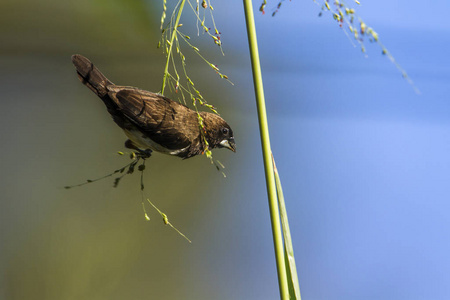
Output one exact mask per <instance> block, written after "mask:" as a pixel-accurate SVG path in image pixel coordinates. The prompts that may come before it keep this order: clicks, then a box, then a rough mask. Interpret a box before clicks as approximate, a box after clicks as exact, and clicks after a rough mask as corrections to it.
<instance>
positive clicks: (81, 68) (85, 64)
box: [72, 54, 113, 98]
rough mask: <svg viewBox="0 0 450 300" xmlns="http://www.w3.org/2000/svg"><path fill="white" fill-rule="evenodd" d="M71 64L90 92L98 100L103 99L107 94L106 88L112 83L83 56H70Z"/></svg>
mask: <svg viewBox="0 0 450 300" xmlns="http://www.w3.org/2000/svg"><path fill="white" fill-rule="evenodd" d="M72 63H73V64H74V65H75V68H77V73H78V78H79V79H80V81H81V82H82V83H83V84H85V85H86V86H87V87H88V88H90V89H91V91H93V92H94V93H95V94H97V96H99V97H100V98H103V97H104V96H105V95H106V94H107V93H108V90H107V89H106V87H107V86H108V85H110V84H113V83H112V82H111V81H109V80H108V78H106V77H105V75H103V74H102V72H100V70H99V69H97V67H96V66H94V64H93V63H92V62H91V61H90V60H89V59H87V58H86V57H84V56H83V55H80V54H74V55H72Z"/></svg>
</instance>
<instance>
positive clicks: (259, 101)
mask: <svg viewBox="0 0 450 300" xmlns="http://www.w3.org/2000/svg"><path fill="white" fill-rule="evenodd" d="M244 10H245V21H246V24H247V36H248V43H249V47H250V57H251V62H252V71H253V84H254V87H255V94H256V105H257V110H258V120H259V131H260V135H261V146H262V151H263V160H264V169H265V175H266V185H267V194H268V198H269V209H270V219H271V223H272V234H273V243H274V248H275V256H276V263H277V271H278V284H279V288H280V296H281V299H283V300H287V299H289V289H288V283H287V276H286V265H285V260H284V250H283V238H282V234H281V227H280V220H279V215H280V214H279V210H278V203H277V192H276V186H275V178H274V170H273V164H272V158H271V153H272V151H271V149H270V139H269V129H268V125H267V114H266V105H265V100H264V89H263V83H262V76H261V67H260V64H259V53H258V42H257V39H256V30H255V21H254V17H253V7H252V1H251V0H244Z"/></svg>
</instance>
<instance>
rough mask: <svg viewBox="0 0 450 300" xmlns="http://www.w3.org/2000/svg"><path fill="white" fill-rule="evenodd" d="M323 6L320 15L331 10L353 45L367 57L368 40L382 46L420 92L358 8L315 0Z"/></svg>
mask: <svg viewBox="0 0 450 300" xmlns="http://www.w3.org/2000/svg"><path fill="white" fill-rule="evenodd" d="M313 1H314V2H315V3H316V4H317V5H318V6H320V8H321V12H320V13H319V16H322V15H323V12H327V11H328V12H330V15H331V17H332V18H333V19H334V20H335V21H336V22H337V23H338V25H339V27H341V28H342V29H343V32H344V33H345V34H346V35H347V37H348V38H349V40H350V42H351V43H352V45H353V46H355V47H356V45H355V43H354V42H356V44H358V45H359V47H360V49H361V52H362V53H364V55H365V56H366V57H367V53H366V41H369V42H370V43H376V44H378V46H379V47H380V48H381V54H382V55H385V56H386V57H387V58H388V59H389V61H391V62H392V64H394V66H395V67H396V68H397V70H398V71H399V72H400V73H401V75H402V77H403V78H405V80H406V81H407V82H408V83H409V84H410V85H411V87H412V88H413V89H414V91H415V92H416V93H417V94H420V91H419V89H418V88H417V87H416V86H415V85H414V82H413V81H412V79H411V78H410V77H409V76H408V74H407V73H406V71H405V69H404V68H403V67H402V66H401V65H400V64H399V63H398V62H397V61H396V60H395V58H394V56H393V55H392V54H391V53H390V52H389V51H388V49H387V48H386V47H385V46H384V45H383V43H381V41H380V38H379V35H378V33H377V32H376V31H375V30H374V29H373V28H372V27H369V26H368V25H367V24H366V23H365V22H364V21H363V19H362V18H361V17H360V16H359V15H358V14H357V12H356V8H354V7H352V6H350V5H348V4H347V2H346V1H343V0H333V1H331V0H313ZM283 2H284V0H281V1H279V2H278V5H277V7H276V8H275V9H274V10H273V13H272V16H275V15H276V14H277V13H278V11H279V9H280V7H281V4H282V3H283ZM352 2H354V3H355V4H356V5H360V2H359V1H357V0H353V1H352ZM266 5H267V0H263V2H262V4H261V7H260V11H261V12H262V13H263V14H264V13H265V6H266Z"/></svg>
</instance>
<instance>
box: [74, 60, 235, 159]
mask: <svg viewBox="0 0 450 300" xmlns="http://www.w3.org/2000/svg"><path fill="white" fill-rule="evenodd" d="M72 62H73V64H74V65H75V67H76V69H77V73H78V78H79V79H80V81H81V82H82V83H83V84H85V85H86V86H87V87H88V88H89V89H91V90H92V91H93V92H94V93H95V94H96V95H97V96H99V97H100V99H102V101H103V102H104V103H105V105H106V107H107V109H108V112H109V113H110V114H111V116H112V118H113V119H114V122H116V124H117V125H119V127H120V128H122V129H123V131H124V132H125V134H126V135H127V137H128V139H129V140H127V141H126V142H125V146H126V147H128V148H131V149H135V150H140V151H142V152H144V153H148V155H150V153H151V151H152V150H154V151H157V152H161V153H165V154H169V155H174V156H179V157H182V158H184V159H185V158H189V157H192V156H195V155H197V154H202V153H203V152H204V151H205V149H206V145H205V139H206V141H207V142H208V148H209V149H214V148H228V149H230V150H231V151H233V152H236V144H235V142H234V136H233V131H232V130H231V127H230V126H229V125H228V124H227V122H225V120H224V119H222V118H221V117H219V116H218V115H216V114H213V113H209V112H200V116H201V117H202V118H203V124H204V128H203V129H202V128H201V127H200V126H199V121H198V117H197V113H196V112H195V111H194V110H192V109H190V108H188V107H187V106H185V105H182V104H180V103H178V102H175V101H172V100H170V99H169V98H166V97H164V96H163V95H161V94H156V93H152V92H149V91H145V90H141V89H138V88H135V87H130V86H119V85H115V84H114V83H112V82H111V81H109V80H108V79H107V78H106V77H105V76H104V75H103V74H102V73H101V72H100V71H99V70H98V69H97V68H96V67H95V66H94V64H92V62H91V61H90V60H89V59H87V58H86V57H84V56H82V55H79V54H75V55H72ZM202 131H203V132H202Z"/></svg>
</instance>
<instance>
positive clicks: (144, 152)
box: [125, 140, 153, 159]
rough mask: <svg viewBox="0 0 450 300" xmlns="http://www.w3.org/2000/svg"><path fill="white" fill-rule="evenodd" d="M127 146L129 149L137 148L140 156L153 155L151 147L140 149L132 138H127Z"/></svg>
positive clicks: (147, 156)
mask: <svg viewBox="0 0 450 300" xmlns="http://www.w3.org/2000/svg"><path fill="white" fill-rule="evenodd" d="M125 147H127V148H128V149H132V150H135V151H136V152H135V153H136V155H137V156H139V157H140V158H143V159H146V158H149V157H150V156H152V152H153V151H152V150H151V149H145V150H142V149H139V148H138V147H136V145H135V144H133V142H132V141H131V140H126V141H125Z"/></svg>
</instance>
